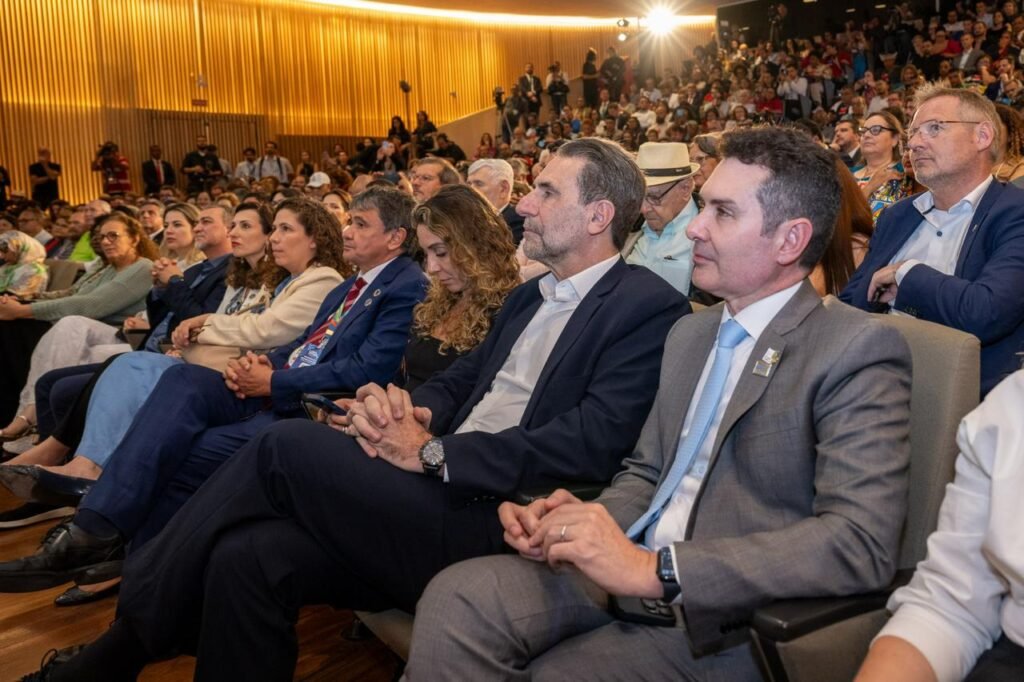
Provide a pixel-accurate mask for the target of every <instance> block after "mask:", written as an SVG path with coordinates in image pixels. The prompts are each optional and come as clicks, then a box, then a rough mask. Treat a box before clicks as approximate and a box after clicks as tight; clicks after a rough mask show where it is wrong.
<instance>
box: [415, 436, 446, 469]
mask: <svg viewBox="0 0 1024 682" xmlns="http://www.w3.org/2000/svg"><path fill="white" fill-rule="evenodd" d="M420 464H422V465H423V473H425V474H427V475H428V476H436V477H438V478H440V477H441V476H442V474H443V472H444V444H442V443H441V439H440V438H431V439H430V440H428V441H427V442H426V443H424V444H423V446H422V447H421V448H420Z"/></svg>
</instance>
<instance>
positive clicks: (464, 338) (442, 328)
mask: <svg viewBox="0 0 1024 682" xmlns="http://www.w3.org/2000/svg"><path fill="white" fill-rule="evenodd" d="M413 223H414V224H415V225H416V237H417V239H418V241H419V246H420V249H422V250H423V252H424V255H425V262H424V266H425V269H426V271H427V274H428V275H430V290H429V291H428V293H427V298H426V299H425V300H424V301H423V302H422V303H420V304H419V305H418V306H417V307H416V312H415V313H414V318H413V331H412V334H411V335H410V339H409V346H408V348H407V349H406V353H405V365H404V368H405V375H406V384H405V388H406V389H407V390H409V391H411V390H413V389H414V388H416V387H417V386H419V385H420V384H422V383H423V382H425V381H426V380H427V379H429V378H430V377H431V376H432V375H434V374H435V373H437V372H440V371H441V370H443V369H445V368H446V367H447V366H448V365H450V364H451V363H452V362H454V361H455V360H456V359H457V358H458V357H460V356H462V355H464V354H466V353H468V352H469V351H471V350H472V349H473V348H475V347H476V346H477V345H478V344H479V343H480V342H481V341H483V340H484V337H485V336H487V332H489V331H490V329H491V321H492V320H493V318H494V315H495V314H496V313H497V312H498V309H499V308H501V306H502V304H503V303H504V302H505V297H506V296H508V294H509V292H510V291H512V289H513V288H515V287H516V286H517V285H518V284H519V267H518V265H517V264H516V260H515V246H514V245H513V244H512V238H511V233H510V232H509V230H508V227H507V226H506V225H505V221H504V220H502V218H501V216H499V215H498V214H497V213H496V212H495V211H494V208H493V207H492V206H491V205H490V203H488V202H487V200H486V199H484V197H483V195H481V194H480V193H479V192H477V191H476V190H474V189H472V188H470V187H468V186H466V185H448V186H445V187H443V188H441V191H440V192H438V193H437V194H435V195H434V196H433V197H431V198H430V199H427V200H426V201H424V202H423V203H422V204H420V205H419V206H417V207H416V210H415V211H413Z"/></svg>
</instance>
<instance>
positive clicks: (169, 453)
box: [0, 187, 427, 591]
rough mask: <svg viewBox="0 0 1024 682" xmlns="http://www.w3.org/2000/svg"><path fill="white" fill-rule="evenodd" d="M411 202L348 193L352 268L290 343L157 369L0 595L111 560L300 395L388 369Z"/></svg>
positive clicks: (396, 351)
mask: <svg viewBox="0 0 1024 682" xmlns="http://www.w3.org/2000/svg"><path fill="white" fill-rule="evenodd" d="M413 206H414V201H413V200H412V198H411V197H410V196H408V195H407V194H405V193H404V192H401V191H400V190H397V189H395V188H390V187H378V188H371V189H370V190H367V191H366V192H364V193H363V194H360V195H359V197H358V198H357V199H356V200H355V201H353V203H352V207H351V209H350V213H351V216H352V224H351V226H349V228H348V229H346V230H345V232H344V243H345V258H346V260H347V261H348V262H349V263H352V264H353V265H355V266H357V267H358V268H359V272H358V274H357V275H355V276H353V277H351V278H349V279H348V280H346V281H345V282H343V283H342V284H340V285H339V286H338V287H336V288H335V289H334V290H333V291H331V292H330V294H328V296H327V298H326V299H325V300H324V302H323V305H321V307H320V310H319V311H318V313H317V315H316V317H315V318H314V320H313V323H312V324H311V325H310V326H309V327H308V328H307V329H306V331H305V332H304V333H303V334H302V335H301V336H300V337H299V338H297V339H296V340H295V341H293V342H292V343H290V344H288V345H286V346H282V347H280V348H277V349H276V350H274V351H273V352H272V353H270V354H269V355H265V356H256V355H255V354H253V353H249V354H247V356H245V357H243V358H240V359H238V360H237V361H232V363H231V364H230V365H229V367H228V370H227V371H226V372H225V373H224V375H223V376H222V375H221V373H219V372H215V371H213V370H211V369H208V368H206V367H202V366H197V365H187V364H183V365H175V366H174V367H172V368H170V369H169V370H168V371H167V372H165V373H164V375H163V376H162V377H161V379H160V381H159V383H158V384H157V385H156V387H155V388H154V390H153V393H152V395H151V396H150V398H149V399H148V400H147V401H146V403H144V404H143V406H142V408H141V409H140V411H139V412H138V414H137V415H136V416H135V420H134V421H133V423H132V426H131V427H130V428H129V430H128V432H127V433H126V434H125V437H124V439H123V440H122V441H121V443H120V445H118V447H117V449H116V450H115V451H114V454H113V455H112V457H111V459H110V462H109V464H108V466H107V467H106V468H105V469H104V471H103V474H102V476H100V478H99V480H98V481H97V483H96V484H95V485H94V486H93V488H92V489H91V490H90V491H89V492H88V494H87V495H86V497H85V498H84V500H83V501H82V504H81V505H80V507H79V510H78V513H77V514H76V515H75V517H74V519H73V521H69V522H65V523H64V524H62V525H61V526H58V530H57V532H51V534H50V535H48V536H47V538H48V540H47V542H46V543H44V545H43V547H42V549H41V550H40V551H39V552H38V553H37V554H35V555H33V556H31V557H27V558H25V559H18V560H15V561H9V562H5V563H3V564H0V591H25V590H33V589H44V588H46V587H50V586H52V585H59V584H61V583H63V582H67V581H68V580H70V579H72V578H73V577H74V576H75V575H76V574H78V573H79V572H80V571H81V570H83V569H84V568H87V567H89V566H92V565H94V564H97V563H101V562H104V561H109V560H111V559H116V558H118V557H119V556H120V555H121V554H122V552H123V546H124V542H126V541H132V542H133V543H134V545H135V546H136V547H137V546H139V545H142V544H143V543H144V542H145V541H146V540H148V539H149V538H151V537H152V536H154V535H155V534H156V533H158V532H159V531H160V529H161V528H162V527H163V526H164V524H166V522H167V520H168V519H170V518H171V516H173V515H174V513H175V512H176V511H177V509H178V508H179V507H180V506H181V505H182V504H184V502H185V501H186V500H187V499H188V498H189V497H190V496H191V494H192V493H193V492H194V491H195V490H196V489H197V488H198V487H199V486H200V485H201V484H202V483H203V482H204V481H205V480H206V479H207V478H208V477H209V476H210V474H212V473H213V471H214V470H216V469H217V467H219V466H220V465H221V464H222V463H223V462H224V461H225V460H227V459H228V458H229V457H230V456H231V455H232V454H233V453H234V452H235V451H236V450H238V448H240V447H241V446H242V445H244V444H245V443H246V442H248V441H249V440H250V439H251V438H252V437H253V436H255V435H256V434H257V433H259V431H261V430H262V429H263V428H265V427H266V426H268V425H269V424H272V423H273V422H275V421H278V420H280V419H282V418H286V417H295V416H298V415H300V414H301V406H300V397H301V395H302V394H303V393H305V392H320V391H326V390H334V391H354V390H355V389H357V388H359V387H360V386H362V385H364V384H366V383H368V382H374V381H379V382H386V381H389V380H390V379H391V378H392V377H394V376H395V375H396V374H397V372H398V369H399V366H400V364H401V359H402V355H403V353H404V351H405V346H406V342H407V340H408V334H409V328H410V325H411V323H412V312H413V308H414V307H415V305H416V304H417V303H419V302H420V301H421V300H423V297H424V296H425V294H426V288H427V280H426V277H425V276H424V275H423V272H422V270H421V269H420V268H419V266H418V265H417V264H416V263H415V262H414V261H413V260H412V259H411V258H410V257H409V256H408V255H407V251H408V247H409V245H410V243H411V239H412V238H413V237H412V235H413V234H414V233H413V231H412V226H411V220H412V209H413ZM316 210H318V211H322V209H321V208H320V207H316ZM324 217H325V219H326V218H327V217H328V216H326V214H325V216H324ZM331 220H332V221H333V222H335V224H336V222H337V221H334V219H333V218H331ZM336 227H337V226H336Z"/></svg>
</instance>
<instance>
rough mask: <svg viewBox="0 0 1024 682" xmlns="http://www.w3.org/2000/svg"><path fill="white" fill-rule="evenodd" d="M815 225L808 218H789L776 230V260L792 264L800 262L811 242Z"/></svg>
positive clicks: (779, 262)
mask: <svg viewBox="0 0 1024 682" xmlns="http://www.w3.org/2000/svg"><path fill="white" fill-rule="evenodd" d="M813 235H814V226H813V225H811V221H810V220H808V219H807V218H796V219H794V220H787V221H786V222H784V223H782V224H781V225H779V226H778V228H776V230H775V238H774V241H775V244H776V247H777V249H778V254H777V256H776V262H778V264H779V265H783V266H790V265H793V264H795V263H798V262H799V261H800V259H801V258H802V257H803V255H804V251H806V250H807V245H808V244H810V243H811V237H812V236H813Z"/></svg>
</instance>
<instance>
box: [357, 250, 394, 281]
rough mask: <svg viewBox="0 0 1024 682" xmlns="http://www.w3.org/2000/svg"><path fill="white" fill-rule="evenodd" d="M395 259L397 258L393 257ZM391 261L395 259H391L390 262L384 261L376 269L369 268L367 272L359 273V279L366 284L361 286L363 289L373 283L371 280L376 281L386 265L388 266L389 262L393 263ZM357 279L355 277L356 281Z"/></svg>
mask: <svg viewBox="0 0 1024 682" xmlns="http://www.w3.org/2000/svg"><path fill="white" fill-rule="evenodd" d="M395 258H397V256H395ZM393 260H395V259H394V258H392V259H391V260H387V261H384V262H383V263H381V264H380V265H378V266H377V267H375V268H370V270H369V272H360V273H359V277H362V278H363V281H364V282H366V284H364V285H363V286H365V287H368V286H370V284H371V283H373V280H375V279H377V275H379V274H380V273H382V272H383V271H384V268H386V267H387V266H388V265H390V264H391V261H393ZM359 277H356V279H359Z"/></svg>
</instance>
